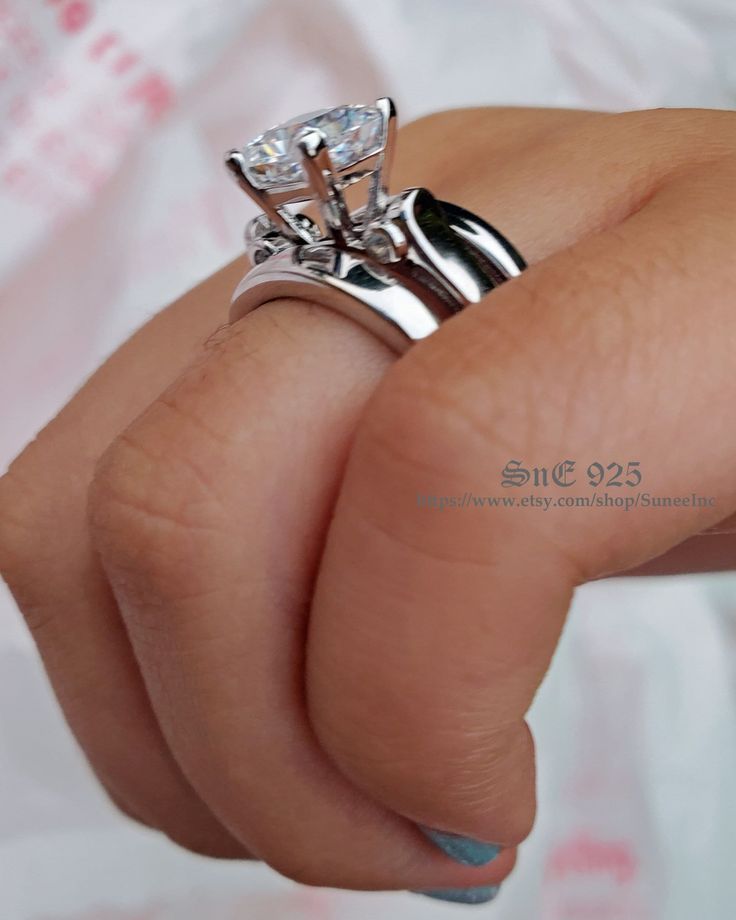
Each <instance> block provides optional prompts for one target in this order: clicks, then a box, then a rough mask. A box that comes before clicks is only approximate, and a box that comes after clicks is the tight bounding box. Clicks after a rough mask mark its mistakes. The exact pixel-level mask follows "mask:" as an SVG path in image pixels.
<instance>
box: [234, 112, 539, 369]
mask: <svg viewBox="0 0 736 920" xmlns="http://www.w3.org/2000/svg"><path fill="white" fill-rule="evenodd" d="M395 147H396V109H395V107H394V104H393V102H392V101H391V100H390V99H388V98H385V99H379V100H378V101H377V102H376V103H375V104H374V105H345V106H340V107H338V108H334V109H325V110H323V111H319V112H312V113H311V114H309V115H302V116H300V117H298V118H294V119H292V120H290V121H287V122H285V123H284V124H282V125H278V126H277V127H275V128H271V129H269V130H268V131H266V132H265V133H264V134H261V135H259V136H258V137H256V138H255V139H254V140H252V141H250V142H249V143H248V144H246V145H245V147H243V148H242V149H240V150H232V151H231V152H230V153H229V154H228V155H227V157H226V161H225V162H226V165H227V167H228V169H229V170H230V172H231V173H232V175H233V176H234V177H235V179H236V180H237V182H238V184H239V185H240V187H241V188H242V189H243V191H245V192H246V193H247V194H248V195H249V196H250V197H251V198H252V199H253V200H254V201H255V202H256V203H257V204H258V205H259V207H260V208H261V210H262V212H263V213H262V214H259V215H258V216H257V217H255V218H254V219H253V220H252V221H251V222H250V223H249V224H248V227H247V229H246V244H247V248H248V254H249V256H250V259H251V261H252V263H253V268H252V269H251V270H250V271H249V272H248V273H247V274H246V276H245V277H244V278H243V280H242V281H241V283H240V285H239V286H238V288H237V289H236V291H235V294H234V297H233V303H232V307H231V311H230V321H231V322H236V321H237V320H238V319H240V318H241V317H242V316H244V315H245V314H246V313H248V312H249V311H251V310H253V309H255V308H256V307H259V306H261V305H262V304H264V303H268V302H269V301H272V300H276V299H280V298H287V297H288V298H292V297H295V298H299V299H301V300H307V301H310V302H313V303H316V304H321V305H324V306H327V307H330V308H332V309H334V310H336V311H338V312H340V313H342V314H344V315H346V316H348V317H350V318H351V319H353V320H355V321H356V322H358V323H361V324H362V325H363V326H365V327H366V328H367V329H369V330H370V331H371V332H373V333H374V334H375V335H377V336H378V337H379V338H381V339H382V340H383V341H384V342H385V343H386V344H387V345H389V346H390V347H391V348H393V349H394V350H395V351H398V352H403V351H405V350H406V349H407V348H408V347H409V346H410V345H411V344H412V343H413V342H416V341H418V340H419V339H423V338H425V337H426V336H428V335H430V334H431V333H432V332H434V331H435V330H436V329H437V328H438V327H439V325H440V323H442V322H443V321H444V320H445V319H448V318H449V317H450V316H452V315H453V314H455V313H457V312H458V311H460V310H462V309H463V307H466V306H467V305H468V304H472V303H478V302H479V301H480V300H482V299H483V298H484V297H485V295H486V294H488V292H489V291H491V290H492V289H493V288H495V287H497V286H498V285H499V284H502V283H503V282H504V281H506V280H508V279H510V278H513V277H515V276H517V275H519V274H520V273H521V271H523V269H524V268H525V263H524V260H523V259H522V257H521V256H520V255H519V254H518V252H517V251H516V250H515V249H514V247H513V246H512V245H511V244H510V243H509V242H508V241H507V240H506V239H505V238H504V237H503V236H502V235H501V234H500V233H499V232H498V231H497V230H495V229H494V228H493V227H491V226H490V225H489V224H487V223H486V222H485V221H484V220H483V219H482V218H480V217H478V216H476V215H475V214H471V213H470V212H469V211H466V210H464V209H463V208H461V207H459V206H458V205H455V204H450V203H448V202H446V201H440V200H438V199H437V198H435V197H434V195H432V193H431V192H429V191H428V190H427V189H424V188H410V189H406V190H405V191H403V192H401V193H400V194H398V195H390V194H389V191H388V183H389V176H390V172H391V161H392V159H393V157H394V153H395ZM361 185H362V187H363V188H364V189H365V193H364V196H363V197H364V199H365V200H364V201H363V202H361V203H360V204H358V205H357V206H353V207H351V206H350V205H349V203H348V201H347V199H346V192H347V191H348V189H350V188H351V187H353V186H354V187H356V191H357V190H360V186H361ZM350 194H352V192H351V193H350ZM306 202H312V203H314V204H315V205H316V213H315V215H314V216H313V217H310V216H308V215H307V214H304V213H303V212H302V211H301V210H300V209H299V206H300V205H304V204H305V203H306Z"/></svg>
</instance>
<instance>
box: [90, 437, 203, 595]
mask: <svg viewBox="0 0 736 920" xmlns="http://www.w3.org/2000/svg"><path fill="white" fill-rule="evenodd" d="M218 508H219V506H218V503H217V501H216V499H215V496H214V495H213V492H212V490H211V488H210V486H209V484H208V483H207V481H206V479H205V477H203V475H202V474H201V473H200V471H199V470H198V468H197V467H196V466H195V465H194V463H193V462H190V461H189V459H188V458H187V455H186V451H184V450H176V449H173V448H172V450H168V449H167V444H166V438H165V436H164V437H163V438H162V437H161V436H160V434H159V433H157V432H156V431H155V430H153V431H152V430H151V428H150V427H148V426H146V428H143V429H140V430H136V429H135V428H133V429H129V430H128V431H127V432H125V433H123V434H122V435H121V436H119V437H118V438H117V439H116V441H115V442H114V443H113V444H112V445H111V447H110V448H108V450H107V451H106V452H105V454H103V456H102V458H101V459H100V461H99V463H98V465H97V468H96V470H95V474H94V476H93V479H92V483H91V485H90V489H89V494H88V521H89V526H90V533H91V537H92V541H93V544H94V546H95V548H96V549H97V551H98V553H99V555H100V558H101V561H102V563H103V566H104V567H105V569H106V570H107V573H108V577H110V579H111V581H112V583H113V584H114V586H116V587H118V588H120V589H122V590H123V591H125V592H126V593H129V592H135V593H138V594H139V595H142V596H139V597H138V599H139V600H142V601H144V602H145V601H148V600H156V599H160V598H161V597H166V598H167V599H170V600H173V599H177V598H184V597H187V596H191V595H194V594H196V593H197V591H198V590H199V584H198V577H199V573H200V572H201V571H202V568H201V566H198V565H196V564H195V563H196V561H197V560H198V559H200V558H201V553H202V552H203V548H204V547H205V546H206V542H207V541H206V539H204V537H205V536H206V534H207V533H208V532H209V530H210V529H211V528H213V527H214V526H215V519H216V516H217V515H216V512H217V510H218Z"/></svg>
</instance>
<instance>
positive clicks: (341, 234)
mask: <svg viewBox="0 0 736 920" xmlns="http://www.w3.org/2000/svg"><path fill="white" fill-rule="evenodd" d="M296 146H297V149H298V150H299V152H300V153H301V155H302V166H303V167H304V171H305V172H306V174H307V179H308V180H309V185H310V188H311V190H312V194H313V195H314V200H315V202H316V203H317V205H319V209H320V212H321V214H322V217H323V218H324V221H325V224H326V225H327V230H328V231H329V233H330V234H331V236H332V238H333V239H334V241H335V243H336V244H337V245H338V246H341V247H345V246H346V245H349V243H350V242H352V241H353V239H354V237H355V228H354V227H353V223H352V221H351V219H350V214H349V213H348V209H347V205H346V204H345V199H344V198H343V196H342V194H341V192H340V191H339V190H338V189H337V188H336V186H335V183H334V182H333V181H330V180H331V179H334V178H335V168H334V166H333V164H332V157H331V156H330V151H329V150H328V149H327V141H326V140H325V136H324V134H323V133H322V132H321V131H318V130H309V131H305V132H304V134H302V135H301V136H300V137H299V138H298V140H297V142H296Z"/></svg>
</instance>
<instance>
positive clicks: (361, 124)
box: [243, 105, 384, 189]
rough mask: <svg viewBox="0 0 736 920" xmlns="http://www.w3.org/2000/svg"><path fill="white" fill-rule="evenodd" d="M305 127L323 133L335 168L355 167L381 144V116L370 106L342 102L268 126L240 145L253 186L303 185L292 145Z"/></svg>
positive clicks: (382, 126) (305, 179)
mask: <svg viewBox="0 0 736 920" xmlns="http://www.w3.org/2000/svg"><path fill="white" fill-rule="evenodd" d="M305 128H317V129H318V130H320V131H321V132H322V133H323V134H324V136H325V140H326V142H327V147H328V149H329V151H330V156H331V158H332V162H333V164H334V166H335V169H337V170H343V169H348V168H350V167H351V166H355V165H356V164H357V163H359V162H360V161H361V160H364V159H365V158H366V157H369V156H373V154H376V153H379V152H380V151H381V150H382V149H383V145H384V124H383V115H382V114H381V112H380V111H379V110H378V109H377V108H374V107H373V106H368V105H342V106H339V107H338V108H336V109H323V110H321V111H319V112H311V113H310V114H308V115H300V116H299V117H297V118H292V119H291V120H290V121H287V122H285V123H284V124H283V125H277V127H275V128H270V129H269V130H268V131H266V132H265V133H264V134H261V135H260V136H259V137H257V138H255V139H254V140H252V141H250V143H249V144H246V146H245V147H244V148H243V156H244V157H245V160H246V172H247V174H248V178H249V179H250V180H251V182H253V184H254V185H256V186H257V187H258V188H261V189H282V188H289V187H299V186H302V185H305V184H306V182H307V177H306V175H305V173H304V170H303V169H302V166H301V162H300V155H299V152H298V151H297V150H296V145H295V141H296V138H297V137H298V136H299V134H301V133H302V131H303V130H304V129H305Z"/></svg>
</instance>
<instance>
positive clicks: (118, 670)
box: [0, 111, 575, 855]
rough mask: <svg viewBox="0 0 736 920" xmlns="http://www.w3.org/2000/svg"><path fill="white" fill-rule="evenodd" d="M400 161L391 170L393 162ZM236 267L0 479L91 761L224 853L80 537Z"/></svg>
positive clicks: (1, 500)
mask: <svg viewBox="0 0 736 920" xmlns="http://www.w3.org/2000/svg"><path fill="white" fill-rule="evenodd" d="M573 117H575V116H574V114H573V113H554V115H553V114H550V115H549V116H548V117H545V124H546V127H545V128H544V129H541V128H534V129H530V128H525V127H524V125H525V124H526V122H527V121H528V119H527V117H526V113H514V112H511V111H510V112H505V113H503V115H502V119H503V121H504V125H506V126H507V127H508V128H509V130H512V129H513V130H517V131H519V136H520V142H524V140H525V139H526V138H527V137H530V136H532V135H534V136H536V135H538V134H540V133H542V130H551V129H553V128H554V124H555V122H556V120H557V119H559V120H569V119H571V118H573ZM488 140H489V143H488V154H489V157H492V139H491V138H489V139H488ZM505 143H508V141H507V140H505ZM423 162H426V157H425V158H424V160H423ZM491 162H492V160H491ZM397 165H398V174H399V177H400V174H401V162H399V163H398V164H397ZM415 167H416V164H412V169H414V168H415ZM242 270H243V268H242V263H241V264H235V265H233V266H231V267H229V268H228V269H227V270H225V271H223V272H222V273H221V274H220V275H219V276H216V277H215V278H214V279H212V280H211V281H210V282H208V283H206V284H205V285H203V286H202V287H201V288H200V289H198V290H196V291H194V292H192V293H191V294H190V295H188V296H187V297H185V298H183V299H182V301H180V302H179V303H178V304H176V305H174V306H173V307H171V308H170V309H169V310H167V311H164V313H162V314H160V315H159V316H158V317H156V318H155V319H154V320H153V321H152V322H151V323H149V324H148V325H147V326H145V327H144V328H143V329H142V330H141V331H140V332H139V333H138V334H137V335H136V336H134V337H133V339H132V340H131V341H130V342H128V343H127V344H126V345H125V346H124V347H123V349H121V351H120V352H118V353H117V354H116V355H115V356H113V358H112V359H111V360H110V361H109V362H108V363H107V364H106V365H105V366H104V367H103V368H102V369H101V371H100V372H98V373H97V374H96V375H95V376H94V377H93V378H92V379H91V381H90V382H89V384H88V385H86V386H85V387H84V388H83V389H82V391H81V392H80V394H79V395H78V396H77V397H75V399H74V400H73V401H72V403H71V404H70V405H69V406H68V407H67V409H65V410H64V412H62V413H61V414H60V416H59V417H58V418H57V419H56V420H55V421H54V422H53V423H52V424H51V425H50V426H48V428H47V429H46V430H45V431H44V432H43V433H42V435H41V436H40V438H39V439H38V440H37V441H36V442H35V443H34V444H33V445H31V447H30V448H29V449H27V450H26V451H25V452H24V454H23V455H22V456H21V457H20V458H19V459H18V460H17V461H16V462H15V463H14V464H13V466H12V468H11V471H10V474H9V475H8V476H7V477H6V478H5V479H4V480H3V481H2V484H1V485H0V510H1V511H2V513H1V514H0V524H1V526H0V557H1V558H0V569H2V572H3V575H4V577H5V578H6V579H7V581H8V583H9V584H10V586H11V588H12V590H13V592H14V594H15V596H16V599H17V600H18V602H19V605H20V607H21V609H22V610H23V612H24V614H25V616H26V619H27V621H28V624H29V626H30V628H31V630H32V632H33V633H34V637H35V638H36V641H37V644H38V646H39V649H40V651H41V654H42V657H43V659H44V663H45V665H46V669H47V671H48V673H49V676H50V679H51V682H52V684H53V686H54V689H55V691H56V693H57V696H58V698H59V700H60V702H61V705H62V708H63V709H64V712H65V715H66V717H67V720H68V721H69V723H70V725H71V727H72V729H73V731H74V733H75V735H76V736H77V738H78V740H79V741H80V743H81V745H82V747H83V748H84V750H85V752H86V754H87V756H88V759H89V760H90V763H91V765H92V766H93V768H94V770H95V772H96V773H97V774H98V776H99V777H100V778H101V780H102V782H103V784H104V785H105V786H106V788H108V790H109V791H110V793H111V796H112V797H113V799H114V800H115V801H120V802H124V803H125V804H124V807H125V809H126V811H128V812H135V813H136V814H137V815H139V816H140V817H141V820H144V821H146V822H147V823H149V824H151V825H153V826H157V827H160V828H163V829H165V830H166V832H167V833H168V834H169V836H171V837H172V838H174V839H176V840H178V841H179V842H182V843H185V844H188V845H189V846H190V848H192V849H195V850H203V851H206V852H210V853H212V854H215V853H218V854H222V855H225V854H232V853H233V852H237V853H240V852H241V850H240V849H239V848H236V850H235V851H233V843H232V841H231V840H229V838H228V837H227V835H225V836H224V839H223V834H222V831H221V830H220V829H219V828H218V827H217V826H216V825H215V826H213V820H212V818H211V817H210V816H209V815H208V814H206V813H204V814H203V813H202V805H201V803H200V802H198V801H197V799H196V798H193V794H192V790H191V789H190V787H189V785H188V783H187V782H186V781H185V780H184V778H183V777H182V776H181V773H180V771H179V768H178V766H177V765H176V763H175V761H174V759H173V757H172V756H171V754H170V752H169V751H168V748H167V746H166V744H165V742H164V740H163V738H162V736H161V734H160V731H159V729H158V726H157V724H156V721H155V717H154V714H153V712H152V711H151V708H150V704H149V702H148V699H147V696H146V694H145V691H144V688H143V685H142V681H141V680H140V676H139V672H138V668H137V665H136V663H135V661H134V658H133V656H132V653H131V650H130V648H129V645H128V641H127V637H126V636H125V635H124V633H123V631H122V630H121V625H120V621H119V619H118V612H117V608H116V604H115V602H114V599H113V598H112V596H111V594H110V591H109V588H108V586H107V582H106V579H105V578H104V576H103V574H102V573H101V571H100V568H99V565H98V562H97V559H96V557H95V555H94V553H93V552H92V551H91V549H90V546H89V540H88V537H87V532H86V523H85V520H84V519H85V512H84V505H85V500H86V491H87V487H88V484H89V480H90V478H91V476H92V470H93V468H94V464H95V462H96V460H97V458H98V457H99V455H100V453H101V452H102V450H103V449H104V447H105V446H106V445H107V443H109V441H110V440H111V439H112V438H113V437H114V436H115V435H116V434H117V433H118V432H119V431H120V430H121V429H122V428H123V427H125V425H126V424H128V423H129V422H130V420H131V419H132V418H134V417H135V416H136V415H137V414H138V413H139V412H140V411H141V410H142V409H143V408H144V406H146V405H147V404H148V403H149V402H150V400H151V399H152V398H153V397H154V395H155V394H157V393H158V392H160V391H161V389H163V387H164V386H165V385H166V384H167V383H168V382H169V381H170V380H171V379H172V377H174V376H175V375H176V373H178V371H179V370H180V369H181V368H182V367H183V366H184V365H185V364H187V363H188V362H189V361H190V360H191V358H192V357H193V356H194V355H195V354H197V353H198V351H199V350H200V348H201V343H202V342H203V341H204V340H205V339H206V338H207V337H208V336H209V335H210V334H211V331H212V330H213V329H215V328H216V327H217V326H218V325H219V324H220V323H221V322H223V321H224V319H225V316H226V306H227V302H228V299H229V295H230V291H231V290H232V288H233V287H234V285H235V283H236V280H237V278H238V277H239V275H240V274H241V273H242ZM60 534H63V535H64V541H63V544H62V545H60V542H59V535H60ZM141 763H145V764H146V769H145V770H141V769H140V764H141Z"/></svg>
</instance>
